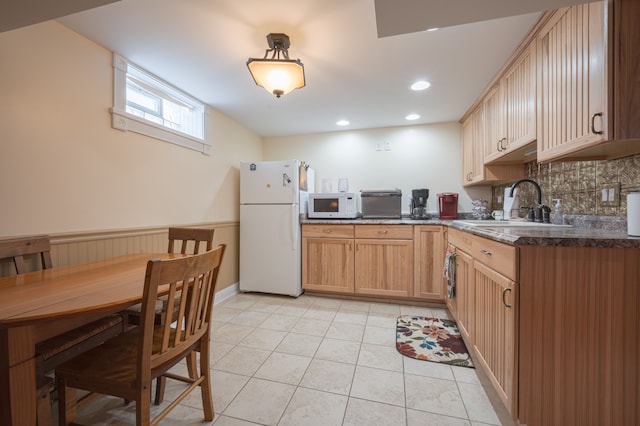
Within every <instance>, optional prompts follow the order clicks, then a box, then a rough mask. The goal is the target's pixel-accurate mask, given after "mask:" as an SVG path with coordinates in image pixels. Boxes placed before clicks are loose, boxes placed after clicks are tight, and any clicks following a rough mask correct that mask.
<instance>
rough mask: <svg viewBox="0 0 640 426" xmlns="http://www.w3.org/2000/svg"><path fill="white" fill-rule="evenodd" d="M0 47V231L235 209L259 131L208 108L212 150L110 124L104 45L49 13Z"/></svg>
mask: <svg viewBox="0 0 640 426" xmlns="http://www.w3.org/2000/svg"><path fill="white" fill-rule="evenodd" d="M0 58H1V59H0V77H1V78H0V200H1V203H2V208H1V209H0V238H1V237H6V236H15V235H25V234H38V233H49V234H64V233H77V232H83V231H101V230H112V229H129V228H146V227H158V226H168V225H171V224H193V223H211V222H216V221H225V222H227V221H237V220H238V218H239V209H238V203H239V172H238V166H239V162H240V161H243V160H252V159H256V158H258V159H259V158H261V156H262V138H261V137H260V136H258V135H256V134H255V133H253V132H251V131H249V130H247V129H246V128H244V127H242V126H240V125H239V124H237V123H236V122H234V121H232V120H230V119H229V118H227V117H226V116H224V115H223V114H221V113H219V112H218V111H215V110H211V112H210V123H209V124H210V129H211V137H210V141H211V142H212V144H213V149H212V153H211V156H207V155H203V154H201V153H198V152H196V151H193V150H189V149H185V148H181V147H178V146H175V145H172V144H169V143H166V142H161V141H158V140H155V139H152V138H149V137H146V136H142V135H139V134H136V133H133V132H122V131H119V130H114V129H112V128H111V124H110V123H111V115H110V113H109V108H110V107H111V106H112V97H113V95H112V93H113V89H112V86H113V82H112V78H113V77H112V75H113V72H112V66H111V58H112V56H111V52H110V51H108V50H107V49H104V48H102V47H100V46H99V45H97V44H95V43H93V42H91V41H89V40H87V39H85V38H83V37H81V36H79V35H78V34H76V33H74V32H72V31H70V30H69V29H67V28H66V27H64V26H62V25H60V24H58V23H56V22H54V21H50V22H45V23H42V24H37V25H33V26H29V27H25V28H21V29H18V30H13V31H8V32H4V33H0ZM196 95H197V94H196Z"/></svg>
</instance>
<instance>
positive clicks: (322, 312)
mask: <svg viewBox="0 0 640 426" xmlns="http://www.w3.org/2000/svg"><path fill="white" fill-rule="evenodd" d="M337 312H338V310H337V308H325V307H321V306H320V307H318V306H316V305H314V306H312V307H311V308H309V309H307V311H306V312H305V313H304V314H303V315H302V317H303V318H308V319H316V320H323V321H333V318H335V316H336V313H337Z"/></svg>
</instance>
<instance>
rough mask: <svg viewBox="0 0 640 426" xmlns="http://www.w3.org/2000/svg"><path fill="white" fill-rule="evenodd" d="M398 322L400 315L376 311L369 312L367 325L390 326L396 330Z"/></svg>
mask: <svg viewBox="0 0 640 426" xmlns="http://www.w3.org/2000/svg"><path fill="white" fill-rule="evenodd" d="M397 324H398V315H396V314H388V313H384V312H374V313H369V317H368V318H367V325H371V326H374V327H382V328H390V329H392V330H395V329H396V326H397Z"/></svg>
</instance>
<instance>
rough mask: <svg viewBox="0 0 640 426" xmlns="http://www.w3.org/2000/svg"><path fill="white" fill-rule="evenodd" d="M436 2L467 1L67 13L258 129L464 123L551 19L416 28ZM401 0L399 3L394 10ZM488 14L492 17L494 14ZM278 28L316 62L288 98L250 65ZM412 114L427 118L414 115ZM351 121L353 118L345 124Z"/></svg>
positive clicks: (166, 1) (127, 7) (176, 5)
mask: <svg viewBox="0 0 640 426" xmlns="http://www.w3.org/2000/svg"><path fill="white" fill-rule="evenodd" d="M29 1H31V2H33V1H36V2H37V1H44V0H29ZM68 1H75V2H77V1H78V0H68ZM107 1H108V0H107ZM112 1H113V0H112ZM429 1H430V2H431V4H432V5H433V7H434V8H437V9H438V10H440V9H441V8H445V7H451V5H452V4H453V5H455V4H457V3H458V2H456V1H451V0H428V1H427V0H403V1H402V2H398V0H375V4H374V0H302V1H300V0H297V1H296V0H183V1H179V2H177V1H175V0H121V1H115V2H114V3H111V4H106V5H103V6H100V7H96V8H94V9H90V10H85V11H81V12H77V13H73V14H71V15H68V16H65V17H62V18H59V19H58V21H59V22H60V23H62V24H63V25H65V26H67V27H69V28H70V29H72V30H74V31H76V32H78V33H80V34H82V35H83V36H85V37H87V38H88V39H90V40H93V41H95V42H96V43H98V44H99V45H102V46H104V47H105V48H107V49H109V50H112V51H115V52H117V53H119V54H121V55H123V56H124V57H126V58H127V59H129V60H130V61H131V62H133V63H136V64H137V65H139V66H141V67H143V68H146V69H147V70H148V71H151V72H152V73H154V74H156V75H158V76H160V77H162V78H164V79H165V80H167V81H169V82H170V83H172V84H173V85H175V86H177V87H179V88H181V89H182V90H184V91H186V92H188V93H190V94H191V95H193V96H195V97H197V98H199V99H200V100H202V101H204V102H206V103H207V104H209V105H211V106H212V107H214V108H215V109H217V110H218V111H221V112H222V113H224V114H225V115H227V116H229V117H231V118H232V119H233V120H235V121H237V122H238V123H240V124H242V125H244V126H246V127H247V128H249V129H251V130H253V131H254V132H256V133H257V134H259V135H262V136H284V135H294V134H303V133H319V132H328V131H337V130H346V129H365V128H378V127H390V126H403V125H409V124H411V125H415V124H425V123H437V122H448V121H457V120H459V119H460V118H461V116H462V115H463V114H464V113H465V111H466V110H467V108H468V107H469V106H470V105H471V104H472V103H473V101H474V100H475V99H476V98H477V96H478V95H479V94H480V92H481V91H482V90H483V89H484V87H485V86H486V84H487V83H488V82H489V81H490V80H491V78H492V77H493V76H494V74H495V73H496V71H497V70H498V69H499V68H500V67H501V65H502V64H503V63H504V61H505V60H506V58H507V57H508V56H509V54H510V53H511V52H512V51H513V49H514V48H515V47H516V46H517V44H518V42H519V41H520V40H521V39H522V37H523V36H524V35H525V34H526V33H527V31H528V30H529V28H530V27H531V26H532V25H533V24H534V23H535V21H536V20H537V18H538V16H539V12H534V13H527V14H524V15H518V16H513V17H507V18H499V19H493V20H484V21H482V22H475V23H467V24H464V25H454V24H455V22H454V21H451V20H450V19H447V20H446V21H447V22H444V20H443V21H442V22H443V25H438V26H442V27H444V28H441V29H440V30H438V31H434V32H426V31H418V32H415V31H417V30H416V29H415V19H411V20H410V19H409V18H408V16H411V15H412V13H411V12H412V7H419V10H418V9H415V10H414V13H413V15H414V18H415V15H417V14H425V20H426V17H427V16H430V15H431V13H430V12H433V11H434V10H436V9H433V8H432V9H428V8H426V9H425V7H424V6H425V4H428V3H429ZM465 1H468V0H465ZM471 1H472V2H476V3H478V0H471ZM484 1H492V3H494V4H498V3H496V2H497V1H498V0H484ZM499 1H500V2H502V3H505V2H506V3H513V2H514V1H516V0H499ZM517 1H519V2H523V1H524V0H517ZM571 1H572V0H544V1H541V2H540V3H541V4H545V5H547V4H549V3H553V4H558V3H569V2H571ZM390 2H392V3H393V5H394V7H392V8H389V7H388V5H387V7H386V9H385V3H390ZM61 3H64V1H61ZM103 3H104V1H103ZM525 3H536V2H530V1H529V0H527V1H526V2H525ZM447 5H449V6H447ZM405 6H406V7H405ZM376 7H378V8H379V13H378V16H376ZM528 7H530V6H528ZM385 10H386V11H385ZM497 10H498V11H500V10H501V9H500V8H497ZM526 11H527V12H530V9H529V10H526ZM485 12H486V11H485ZM402 13H404V18H403V16H402ZM509 13H514V12H513V11H510V12H509ZM457 14H459V15H460V17H461V19H462V20H463V22H468V21H469V20H470V19H472V18H470V17H469V16H468V14H466V13H465V14H463V13H457V12H456V11H455V10H449V11H448V12H446V13H442V16H444V17H447V16H449V17H450V16H452V15H453V16H456V15H457ZM495 15H496V16H501V15H503V13H498V12H497V11H496V13H495ZM385 19H387V21H388V22H387V24H386V25H387V29H386V30H385V31H386V34H395V35H393V36H389V37H378V31H379V28H378V27H380V28H381V27H382V25H383V24H385ZM479 19H488V18H487V14H486V13H484V14H482V16H481V17H480V18H479ZM410 21H411V22H410ZM405 22H406V30H403V27H404V23H405ZM425 22H426V21H425ZM1 25H2V22H0V28H2V26H1ZM428 25H429V27H431V26H433V25H435V24H434V23H432V21H430V22H429V24H428ZM447 25H452V26H447ZM445 26H446V27H445ZM420 29H422V28H420ZM270 32H283V33H286V34H288V35H289V37H290V39H291V47H290V49H289V55H290V57H291V58H292V59H296V58H299V59H300V60H301V61H302V62H303V63H304V65H305V74H306V87H304V88H302V89H299V90H294V91H293V92H291V93H289V94H287V95H284V96H283V97H281V98H280V99H277V98H276V97H275V96H274V95H272V94H270V93H267V91H265V90H264V89H262V88H260V87H258V86H256V85H255V84H254V82H253V79H252V78H251V75H250V74H249V71H248V70H247V68H246V61H247V59H248V58H249V57H255V58H261V57H262V56H263V55H264V51H265V49H266V48H267V41H266V35H267V34H268V33H270ZM418 79H426V80H428V81H430V82H431V84H432V85H431V87H430V88H429V89H427V90H425V91H422V92H412V91H411V90H409V86H410V85H411V83H413V82H414V81H416V80H418ZM410 113H416V114H419V115H420V118H419V119H417V120H415V121H411V122H409V121H407V120H405V116H406V115H408V114H410ZM340 119H346V120H349V121H350V123H351V124H350V125H349V126H347V127H339V126H337V125H336V121H338V120H340ZM213 131H215V129H213Z"/></svg>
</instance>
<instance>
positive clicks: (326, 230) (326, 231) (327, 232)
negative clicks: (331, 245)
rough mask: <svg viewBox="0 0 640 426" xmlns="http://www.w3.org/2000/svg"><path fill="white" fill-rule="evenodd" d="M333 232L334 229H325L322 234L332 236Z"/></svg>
mask: <svg viewBox="0 0 640 426" xmlns="http://www.w3.org/2000/svg"><path fill="white" fill-rule="evenodd" d="M332 231H333V230H332V229H323V230H322V232H324V233H325V234H330V233H331V232H332Z"/></svg>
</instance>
